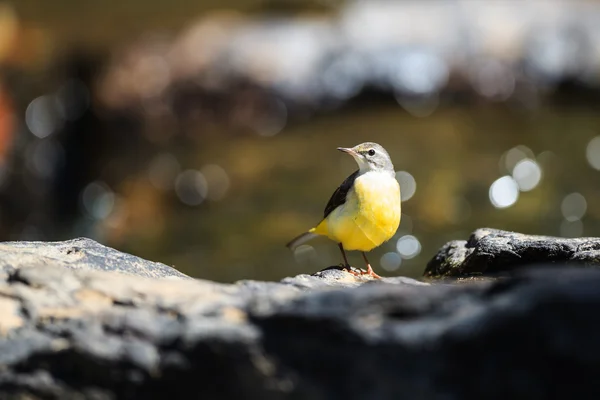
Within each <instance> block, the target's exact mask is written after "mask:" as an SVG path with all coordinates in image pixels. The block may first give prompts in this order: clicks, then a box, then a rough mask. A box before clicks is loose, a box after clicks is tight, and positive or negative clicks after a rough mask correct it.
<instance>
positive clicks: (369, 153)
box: [367, 149, 375, 157]
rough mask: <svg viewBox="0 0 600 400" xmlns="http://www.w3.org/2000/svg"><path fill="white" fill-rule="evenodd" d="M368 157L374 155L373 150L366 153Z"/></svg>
mask: <svg viewBox="0 0 600 400" xmlns="http://www.w3.org/2000/svg"><path fill="white" fill-rule="evenodd" d="M367 154H368V155H370V156H371V157H372V156H374V155H375V150H373V149H371V150H369V151H368V152H367Z"/></svg>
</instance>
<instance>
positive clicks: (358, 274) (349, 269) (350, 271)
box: [340, 264, 364, 276]
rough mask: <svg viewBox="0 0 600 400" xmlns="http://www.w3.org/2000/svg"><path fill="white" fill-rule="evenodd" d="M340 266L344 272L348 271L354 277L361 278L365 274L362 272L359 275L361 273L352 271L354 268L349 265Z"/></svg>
mask: <svg viewBox="0 0 600 400" xmlns="http://www.w3.org/2000/svg"><path fill="white" fill-rule="evenodd" d="M340 266H341V267H342V269H343V270H344V271H346V272H347V273H349V274H352V275H354V276H361V275H363V274H364V272H362V271H360V273H359V272H356V271H354V270H353V269H352V266H351V265H349V264H347V265H344V264H340Z"/></svg>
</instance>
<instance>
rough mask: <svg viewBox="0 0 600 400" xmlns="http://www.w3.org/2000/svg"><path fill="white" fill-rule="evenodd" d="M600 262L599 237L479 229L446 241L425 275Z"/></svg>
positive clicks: (472, 274)
mask: <svg viewBox="0 0 600 400" xmlns="http://www.w3.org/2000/svg"><path fill="white" fill-rule="evenodd" d="M542 263H543V264H549V263H555V264H557V265H564V264H565V263H569V264H570V265H576V264H579V265H584V266H588V267H590V266H591V267H599V266H600V238H574V239H565V238H558V237H551V236H538V235H525V234H522V233H516V232H507V231H501V230H497V229H489V228H484V229H477V230H476V231H475V232H473V233H472V234H471V237H470V238H469V240H467V241H465V240H455V241H452V242H449V243H447V244H446V245H444V246H443V247H442V248H441V249H440V250H439V251H438V253H437V254H436V255H435V256H434V257H433V259H432V260H431V261H429V263H428V264H427V268H426V269H425V276H426V277H444V276H445V277H464V276H474V275H482V274H487V275H489V274H499V273H502V272H508V271H513V270H515V269H516V268H521V267H531V266H535V265H536V264H542Z"/></svg>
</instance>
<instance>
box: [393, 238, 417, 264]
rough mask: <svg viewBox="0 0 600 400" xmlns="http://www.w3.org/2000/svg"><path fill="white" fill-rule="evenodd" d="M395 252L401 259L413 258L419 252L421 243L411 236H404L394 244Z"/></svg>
mask: <svg viewBox="0 0 600 400" xmlns="http://www.w3.org/2000/svg"><path fill="white" fill-rule="evenodd" d="M396 250H397V251H398V253H400V255H401V256H402V258H406V259H409V258H414V257H416V256H418V255H419V253H420V252H421V242H419V239H417V238H416V237H414V236H413V235H405V236H402V237H401V238H400V239H398V242H396Z"/></svg>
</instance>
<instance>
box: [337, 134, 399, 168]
mask: <svg viewBox="0 0 600 400" xmlns="http://www.w3.org/2000/svg"><path fill="white" fill-rule="evenodd" d="M338 150H340V151H343V152H344V153H348V154H350V155H351V156H352V157H354V159H355V160H356V163H357V164H358V167H359V168H360V173H361V174H362V173H365V172H369V171H387V172H390V173H391V174H394V173H395V171H394V164H392V160H391V159H390V155H389V154H388V152H387V151H385V149H384V148H383V147H382V146H380V145H378V144H377V143H373V142H366V143H361V144H359V145H357V146H354V147H352V148H344V147H338Z"/></svg>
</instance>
